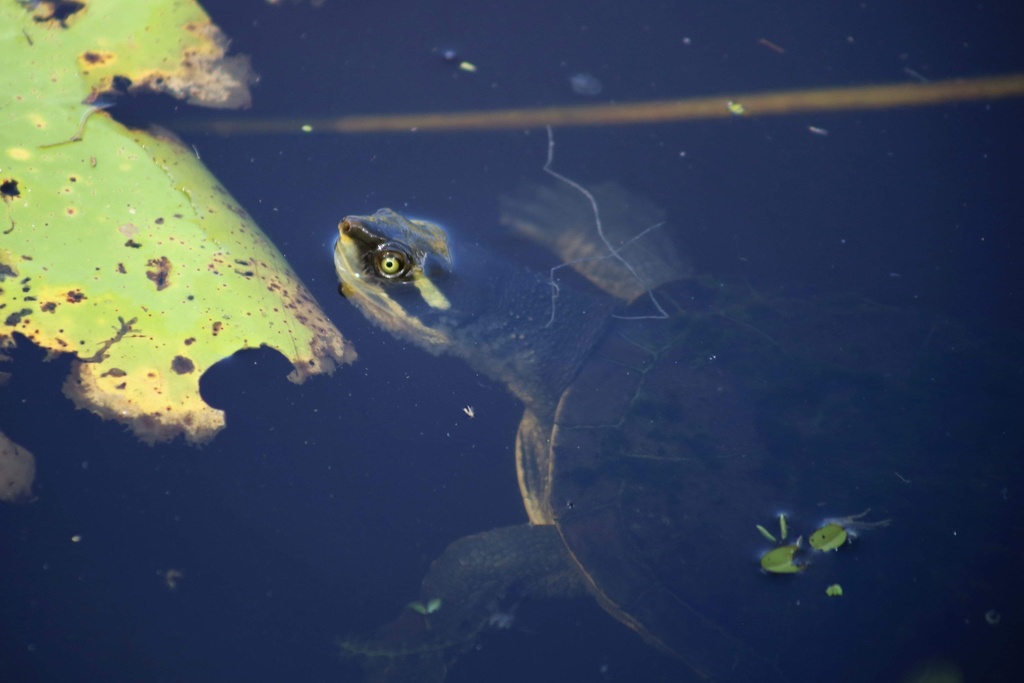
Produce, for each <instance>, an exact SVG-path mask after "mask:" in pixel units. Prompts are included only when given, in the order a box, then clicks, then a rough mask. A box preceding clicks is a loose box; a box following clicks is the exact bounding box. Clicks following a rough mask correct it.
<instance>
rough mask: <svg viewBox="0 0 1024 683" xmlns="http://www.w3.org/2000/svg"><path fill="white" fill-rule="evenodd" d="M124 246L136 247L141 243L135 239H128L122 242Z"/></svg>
mask: <svg viewBox="0 0 1024 683" xmlns="http://www.w3.org/2000/svg"><path fill="white" fill-rule="evenodd" d="M124 246H126V247H130V248H132V249H138V248H139V247H141V246H142V245H141V244H139V243H138V242H136V241H135V240H128V241H127V242H125V243H124Z"/></svg>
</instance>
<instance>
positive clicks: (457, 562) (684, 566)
mask: <svg viewBox="0 0 1024 683" xmlns="http://www.w3.org/2000/svg"><path fill="white" fill-rule="evenodd" d="M594 194H595V197H596V198H597V201H598V202H599V203H600V204H601V207H602V211H603V214H602V215H603V216H605V223H604V225H603V233H604V234H603V237H604V238H605V239H606V240H607V241H605V242H598V243H597V246H593V245H594V243H595V241H596V236H595V234H594V229H593V213H592V209H591V207H590V205H589V203H588V202H587V201H585V200H584V199H583V198H582V197H581V196H580V195H579V194H578V193H577V191H576V190H574V189H572V188H559V187H556V188H554V189H552V188H542V189H533V190H530V191H527V192H526V193H524V194H520V195H519V196H516V197H514V198H512V199H511V200H508V201H506V203H505V206H504V208H503V222H505V223H506V224H508V225H511V226H513V227H514V228H515V229H516V230H518V231H519V232H520V233H521V234H524V235H527V236H529V237H532V238H535V239H539V240H541V241H544V242H547V243H548V246H549V247H550V248H552V249H554V250H555V251H557V252H558V253H559V255H560V256H561V258H562V260H563V262H566V263H570V264H573V265H574V266H575V267H576V268H577V270H579V271H580V274H581V275H582V278H579V277H576V276H575V274H572V276H569V274H568V271H564V272H560V273H559V275H560V276H562V277H560V278H559V283H558V289H557V297H553V296H552V286H553V285H552V278H551V277H549V276H548V275H547V274H537V273H533V272H530V271H527V270H524V269H523V268H522V267H520V266H519V265H518V264H515V263H510V262H508V261H507V260H505V259H503V258H499V257H494V256H489V255H486V254H482V253H476V252H475V251H474V248H472V247H469V246H468V245H467V246H465V247H464V248H463V246H462V245H452V246H451V248H450V249H449V246H448V243H447V241H446V240H445V238H444V232H443V231H442V230H441V229H440V228H438V227H437V226H434V225H433V224H431V223H428V222H425V221H414V220H409V219H406V218H404V217H402V216H400V215H399V214H397V213H395V212H393V211H390V210H387V209H382V210H381V211H378V212H377V213H376V214H374V215H372V216H350V217H347V218H346V219H345V220H344V221H342V223H341V224H340V239H339V241H338V244H337V246H336V248H335V265H336V269H337V271H338V274H339V277H340V279H341V282H342V288H341V289H342V293H343V294H345V295H346V296H347V297H348V298H349V299H351V300H352V301H353V302H354V303H355V304H356V305H357V306H358V307H359V308H360V309H361V310H362V311H363V313H364V314H365V315H366V316H367V317H368V318H369V319H371V320H373V321H374V322H376V323H378V324H379V325H381V326H383V327H385V328H386V329H388V330H389V331H391V332H392V333H394V334H396V335H398V336H400V337H403V338H405V339H408V340H410V341H413V342H415V343H417V344H419V345H420V346H422V347H423V348H426V349H428V350H430V351H431V352H433V353H452V354H455V355H459V356H461V357H463V358H464V359H465V360H466V361H467V362H468V363H469V364H470V365H471V366H473V367H474V368H475V369H476V370H478V371H480V372H483V373H485V374H487V375H489V376H490V377H492V378H494V379H496V380H499V381H501V382H503V383H505V384H506V385H507V386H508V387H509V388H510V390H511V391H512V392H513V393H514V394H515V395H516V396H517V397H519V398H520V399H521V400H522V401H523V402H524V404H525V406H526V410H525V413H524V416H523V420H522V422H521V424H520V427H519V433H518V435H517V443H516V457H517V471H518V474H519V484H520V490H521V493H522V495H523V500H524V504H525V507H526V510H527V514H528V516H529V520H530V523H531V526H530V527H514V528H506V529H495V530H491V531H487V532H482V533H481V534H477V535H475V536H473V537H470V538H467V539H463V540H461V541H458V542H456V543H454V544H452V546H450V547H449V548H448V549H447V550H446V551H445V553H444V554H443V555H442V556H441V557H440V558H439V559H438V560H437V561H436V562H435V563H434V566H433V567H432V568H431V572H430V574H429V575H428V576H427V578H426V579H425V580H424V585H423V592H422V595H421V599H422V601H427V600H440V601H441V603H440V604H442V605H443V606H442V607H441V608H440V609H439V610H437V611H436V613H434V614H431V615H427V616H424V615H422V614H420V613H416V612H413V611H407V612H406V613H405V614H403V616H402V617H400V619H399V620H398V621H396V622H395V623H394V624H392V625H390V626H388V627H386V628H385V629H383V630H382V631H381V633H380V634H378V639H377V641H375V642H374V643H372V644H366V643H362V644H360V643H347V644H345V645H344V647H345V649H347V650H348V651H350V652H355V653H357V654H363V655H367V656H369V657H370V661H371V667H370V668H371V670H373V669H374V667H373V665H372V662H374V661H377V662H380V663H381V665H380V666H378V667H376V671H377V673H379V674H382V672H386V675H381V676H380V677H381V678H385V679H387V680H439V679H441V678H443V676H444V672H445V669H446V666H447V665H448V664H449V663H450V662H451V661H453V660H454V659H455V658H456V657H457V656H458V653H459V652H461V651H462V649H464V648H466V647H468V646H469V645H471V644H472V642H473V638H474V637H475V636H476V635H477V634H478V633H479V632H480V631H481V630H482V629H483V628H485V627H486V624H487V621H488V617H489V615H491V614H493V613H494V612H495V611H496V610H497V609H498V608H500V607H501V606H502V604H503V603H506V602H508V601H511V600H518V599H521V598H523V597H536V596H569V595H574V594H581V593H582V592H583V589H584V588H585V589H586V590H588V591H589V592H590V593H591V594H592V595H594V596H595V597H596V598H597V600H598V601H599V603H600V604H601V605H602V607H604V609H605V610H606V611H608V612H609V613H610V614H612V615H613V616H614V617H615V618H617V619H618V620H619V621H621V622H622V623H623V624H625V625H627V626H629V627H630V628H632V629H634V630H635V631H637V632H638V633H639V634H641V635H642V636H643V637H644V638H645V639H646V640H647V641H648V642H650V643H651V644H653V645H654V646H656V647H657V648H659V649H661V650H662V651H664V652H667V653H670V654H672V655H674V656H677V657H679V658H681V659H682V660H683V661H685V662H686V663H687V664H688V665H689V667H690V668H691V669H692V670H693V671H694V672H695V673H696V676H697V677H698V678H702V679H706V678H711V679H716V680H775V679H776V678H777V677H779V676H780V675H779V674H778V672H777V669H776V668H775V667H774V665H772V664H768V663H767V662H766V661H765V660H764V659H762V658H761V657H760V656H758V655H756V654H754V653H753V651H752V650H751V648H750V647H748V645H746V644H745V643H746V642H749V641H750V640H751V639H752V638H757V637H758V634H759V633H761V632H762V631H763V630H764V629H769V630H770V629H772V628H773V627H774V626H773V623H772V620H773V619H774V618H775V617H774V615H775V610H774V609H773V608H772V607H768V608H767V611H766V608H765V605H764V604H763V603H762V602H760V600H759V599H757V598H755V599H751V596H757V595H761V594H762V593H763V591H760V590H759V589H758V586H757V585H755V584H756V582H757V581H758V579H759V578H760V577H759V575H758V574H757V573H756V572H748V571H745V568H747V567H748V565H749V564H750V549H749V546H747V545H746V544H745V543H743V542H737V540H738V539H740V538H742V536H743V534H744V533H745V530H747V529H749V528H750V526H751V524H752V522H751V520H755V519H757V518H759V516H761V515H763V513H764V511H765V508H766V507H768V508H771V507H772V506H775V505H778V504H779V503H780V501H781V500H783V499H784V498H783V496H784V495H785V493H784V490H785V489H786V487H787V486H788V485H789V484H788V483H787V480H785V478H784V477H781V476H779V474H778V473H777V472H775V471H774V470H773V469H772V468H771V467H769V463H768V462H767V457H766V454H765V453H764V452H763V450H762V449H763V447H762V445H761V443H762V441H763V439H762V438H761V436H760V435H759V433H758V428H757V423H758V420H759V417H758V414H757V411H758V406H757V404H758V402H759V401H762V400H763V399H764V398H765V386H767V385H769V384H770V382H768V381H766V375H768V374H771V373H777V374H779V375H782V376H784V375H785V374H786V373H787V372H789V371H790V368H789V365H790V364H791V363H790V361H789V360H788V359H787V358H786V356H785V355H784V354H782V353H780V351H779V347H778V342H777V340H775V339H774V338H772V337H771V336H769V335H768V334H766V333H765V332H764V331H763V330H761V329H755V328H754V327H753V326H751V325H750V324H748V323H744V322H739V321H736V320H733V319H731V318H730V317H729V316H727V315H723V314H721V308H722V306H725V305H727V303H726V302H724V301H723V299H724V298H725V295H724V294H722V293H721V292H718V291H715V290H714V289H713V288H711V287H708V286H706V285H702V284H700V283H699V282H698V281H696V280H694V279H692V278H689V277H687V275H688V273H687V272H686V269H685V267H684V266H683V265H682V264H681V261H680V260H679V259H678V258H677V257H676V256H675V254H674V252H673V251H672V249H671V246H670V245H669V244H668V243H667V242H666V241H665V239H664V237H658V236H657V235H655V236H654V237H655V239H654V240H653V241H647V242H644V243H639V242H637V243H634V242H631V238H632V237H633V236H635V235H636V234H637V233H639V232H641V231H643V230H644V229H646V228H649V227H650V226H652V225H655V224H657V223H658V221H659V220H660V215H659V213H658V212H657V211H656V210H654V209H653V208H652V207H650V205H649V204H648V203H646V202H645V201H644V200H642V199H638V198H636V197H635V196H633V195H630V194H629V193H626V192H625V191H623V190H620V189H618V188H613V187H606V188H603V189H602V190H599V191H595V193H594ZM605 207H611V208H612V209H615V210H605ZM664 234H665V233H662V235H663V236H664ZM659 240H660V241H659ZM609 246H610V247H611V248H613V249H615V252H614V253H613V254H611V255H609V252H608V248H609ZM602 250H603V252H602ZM602 254H603V255H602ZM634 264H642V267H640V268H638V267H637V266H636V265H634ZM382 265H383V267H384V272H382V270H381V269H382ZM573 278H575V279H576V281H575V282H574V281H573ZM584 279H586V280H589V281H590V282H585V281H583V280H584ZM593 285H597V287H599V288H600V289H598V288H595V287H594V286H593ZM623 299H628V300H629V301H627V302H623ZM526 539H531V540H529V541H528V542H527V540H526ZM538 553H539V554H543V555H544V557H543V558H538V557H537V556H536V555H537V554H538ZM510 558H518V559H516V561H512V560H511V559H510ZM723 569H727V571H726V573H725V574H724V576H727V577H728V578H723ZM423 604H426V603H425V602H423ZM766 614H767V618H766V616H765V615H766ZM723 615H725V616H727V617H728V620H729V622H730V624H734V623H739V624H747V625H748V626H750V628H749V629H748V632H747V633H743V634H741V636H742V640H741V639H739V638H737V637H735V636H734V635H732V634H733V633H734V632H735V629H733V628H730V629H729V631H727V630H726V629H724V628H722V627H721V626H720V625H719V621H720V620H721V619H722V616H723ZM399 672H401V673H399Z"/></svg>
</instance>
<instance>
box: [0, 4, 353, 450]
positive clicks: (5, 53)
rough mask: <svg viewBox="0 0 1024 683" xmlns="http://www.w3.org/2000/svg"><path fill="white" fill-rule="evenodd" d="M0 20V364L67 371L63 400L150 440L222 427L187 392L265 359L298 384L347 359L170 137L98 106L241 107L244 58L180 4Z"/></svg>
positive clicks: (238, 213) (11, 7)
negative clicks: (233, 358) (69, 366)
mask: <svg viewBox="0 0 1024 683" xmlns="http://www.w3.org/2000/svg"><path fill="white" fill-rule="evenodd" d="M56 4H57V3H52V2H41V3H15V2H5V3H2V4H0V45H2V46H3V47H2V49H0V92H3V93H4V98H3V102H2V104H0V195H2V198H3V206H2V209H3V212H4V213H3V216H2V217H0V348H3V347H9V346H11V345H13V344H14V343H15V341H16V335H20V336H22V337H24V338H26V339H28V340H29V341H31V342H32V343H34V344H36V345H38V346H40V347H41V348H43V349H46V350H47V351H48V352H49V353H50V354H51V355H57V354H71V355H72V356H73V357H74V358H75V363H74V365H73V370H72V373H71V375H70V376H69V377H68V379H67V381H66V383H65V385H64V392H65V394H67V395H68V396H69V397H70V398H71V399H72V400H73V401H74V402H75V404H76V405H77V406H78V407H81V408H86V409H88V410H91V411H93V412H94V413H97V414H99V415H100V416H102V417H105V418H112V419H115V420H118V421H120V422H123V423H125V424H126V425H128V426H129V427H131V429H132V430H133V431H134V432H135V433H136V434H137V435H138V436H139V437H140V438H142V439H144V440H146V441H149V442H153V441H157V440H163V439H169V438H172V437H174V436H176V435H184V436H185V437H186V438H187V439H188V440H190V441H193V442H201V441H204V440H206V439H209V438H210V437H212V436H213V435H214V434H215V433H216V432H217V431H218V430H219V429H221V428H222V427H223V426H224V415H223V413H222V412H221V411H219V410H216V409H214V408H213V407H211V406H209V405H208V404H206V403H205V401H203V399H202V397H201V396H200V393H199V377H200V376H201V375H202V374H203V372H204V371H206V370H207V369H208V368H209V367H210V366H212V365H213V364H214V363H216V362H217V361H219V360H221V359H223V358H226V357H227V356H230V355H231V354H233V353H234V352H235V351H237V350H240V349H245V348H254V347H258V346H261V345H266V346H270V347H272V348H275V349H277V350H279V351H280V352H281V353H283V354H284V355H285V356H287V357H288V358H289V359H290V360H291V361H292V363H293V365H294V367H295V369H294V371H293V372H292V374H291V379H293V380H294V381H302V380H303V379H304V378H306V377H308V376H309V375H313V374H317V373H321V372H330V371H331V370H333V368H334V367H335V365H336V364H337V363H341V362H347V361H350V360H352V359H353V358H354V357H355V354H354V353H353V351H352V349H351V348H350V347H349V346H348V345H347V344H346V343H345V341H344V340H343V339H342V337H341V335H340V334H339V333H338V331H337V329H335V327H334V326H333V325H332V324H331V323H330V321H328V320H327V318H326V316H325V315H324V314H323V312H322V311H321V310H320V308H319V307H318V306H317V304H316V302H315V301H314V299H313V297H312V296H311V295H310V293H309V292H308V291H307V290H306V288H305V287H304V286H303V285H302V283H301V282H300V281H299V279H298V277H297V276H296V275H295V273H294V272H292V270H291V268H290V267H289V266H288V264H287V262H286V261H285V259H284V258H283V256H282V255H281V254H280V252H278V250H277V249H276V248H275V247H274V246H273V245H272V244H271V243H270V241H269V240H268V239H267V237H266V236H265V235H264V234H263V233H262V232H261V231H260V230H259V228H258V227H257V226H256V225H255V223H254V222H253V221H252V219H251V218H250V217H249V215H248V214H247V213H246V212H245V210H244V209H243V208H242V207H241V206H240V205H239V204H238V203H237V202H235V201H234V199H232V198H231V196H230V194H229V193H228V192H227V191H226V190H225V189H224V188H223V187H222V186H221V185H220V184H219V183H218V182H217V180H216V179H215V178H214V177H213V176H212V175H211V174H210V173H209V172H208V171H207V170H206V168H205V167H204V166H203V164H202V163H201V162H200V161H199V159H198V158H197V156H196V154H195V153H194V151H193V150H192V149H191V148H189V147H186V146H185V145H183V144H182V143H181V142H180V141H178V140H177V139H176V138H175V137H174V136H173V135H170V134H168V133H161V132H148V131H142V130H129V129H128V128H126V127H125V126H123V125H121V124H120V123H118V122H117V121H115V120H114V119H113V118H111V117H110V116H109V115H108V113H107V111H105V109H106V108H107V106H108V104H109V100H107V99H106V96H107V94H108V93H113V92H124V91H125V90H128V91H136V90H155V91H160V92H164V93H167V94H169V95H172V96H174V97H178V98H182V99H185V100H187V101H188V102H190V103H196V104H201V105H205V106H215V107H232V106H243V105H245V104H247V103H248V101H249V91H248V81H249V79H250V78H251V74H250V72H249V67H248V62H247V60H245V59H244V58H238V57H226V56H225V47H226V45H227V40H226V38H225V37H224V36H223V35H222V34H221V32H220V31H219V29H218V28H217V27H216V26H215V25H214V24H213V23H212V22H211V21H210V19H209V17H207V15H206V14H205V13H204V12H203V10H202V8H201V7H200V6H199V5H198V4H196V3H195V2H194V1H187V0H177V1H172V0H159V1H153V2H138V3H134V2H130V3H125V2H114V1H113V0H92V1H85V2H79V3H64V4H65V5H67V7H65V8H63V10H62V11H60V12H58V11H57V9H56Z"/></svg>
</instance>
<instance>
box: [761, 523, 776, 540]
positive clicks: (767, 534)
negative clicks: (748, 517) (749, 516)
mask: <svg viewBox="0 0 1024 683" xmlns="http://www.w3.org/2000/svg"><path fill="white" fill-rule="evenodd" d="M757 530H758V531H760V532H761V535H762V536H764V537H765V538H767V539H768V540H769V541H771V542H772V543H778V540H777V539H776V538H775V537H774V536H772V532H770V531H768V530H767V529H765V528H764V527H763V526H761V525H760V524H758V525H757Z"/></svg>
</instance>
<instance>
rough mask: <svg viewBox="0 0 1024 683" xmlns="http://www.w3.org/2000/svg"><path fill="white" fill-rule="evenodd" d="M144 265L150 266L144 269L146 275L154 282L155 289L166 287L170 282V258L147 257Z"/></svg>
mask: <svg viewBox="0 0 1024 683" xmlns="http://www.w3.org/2000/svg"><path fill="white" fill-rule="evenodd" d="M146 265H147V266H149V268H150V270H147V271H146V277H148V278H149V279H150V280H152V281H153V282H154V283H156V291H158V292H159V291H161V290H163V289H167V287H169V286H170V284H171V282H170V280H171V259H169V258H167V257H166V256H161V257H160V258H153V259H149V261H147V262H146Z"/></svg>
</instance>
